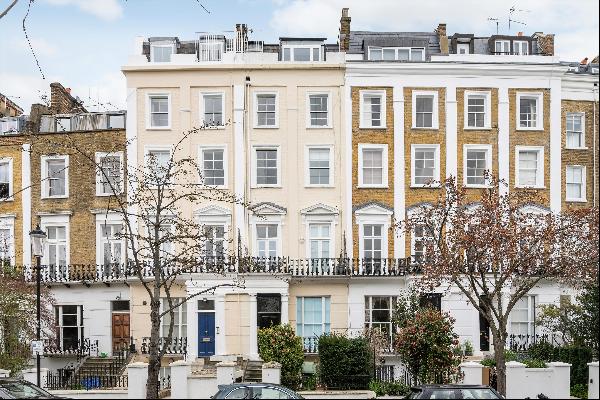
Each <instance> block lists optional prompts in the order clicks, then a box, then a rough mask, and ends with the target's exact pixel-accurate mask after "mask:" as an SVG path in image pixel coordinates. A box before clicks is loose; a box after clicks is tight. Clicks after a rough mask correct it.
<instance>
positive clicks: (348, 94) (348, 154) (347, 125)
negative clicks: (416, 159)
mask: <svg viewBox="0 0 600 400" xmlns="http://www.w3.org/2000/svg"><path fill="white" fill-rule="evenodd" d="M343 115H344V140H343V142H344V157H343V158H342V160H343V161H344V167H343V168H344V171H346V174H345V175H346V176H345V185H344V207H343V208H342V210H343V215H342V217H343V219H344V223H343V225H342V226H343V227H344V230H345V232H346V251H347V252H348V257H350V258H352V255H353V253H354V247H353V238H352V174H354V173H357V171H353V169H352V85H351V83H350V82H349V81H348V80H347V81H346V86H345V87H344V113H343Z"/></svg>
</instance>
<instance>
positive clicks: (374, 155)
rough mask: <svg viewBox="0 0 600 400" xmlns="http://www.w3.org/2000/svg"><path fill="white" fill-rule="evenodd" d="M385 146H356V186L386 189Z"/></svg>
mask: <svg viewBox="0 0 600 400" xmlns="http://www.w3.org/2000/svg"><path fill="white" fill-rule="evenodd" d="M387 156H388V155H387V145H375V144H373V145H371V144H359V145H358V168H359V169H358V186H359V187H386V186H387V184H388V176H387V175H388V171H387V168H388V161H387V159H388V157H387Z"/></svg>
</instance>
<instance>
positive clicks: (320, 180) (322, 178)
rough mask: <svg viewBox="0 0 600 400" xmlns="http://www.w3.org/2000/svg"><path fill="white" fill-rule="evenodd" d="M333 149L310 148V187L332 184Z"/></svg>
mask: <svg viewBox="0 0 600 400" xmlns="http://www.w3.org/2000/svg"><path fill="white" fill-rule="evenodd" d="M331 172H332V168H331V148H329V147H322V148H321V147H309V148H308V185H309V186H329V185H331V184H332V173H331Z"/></svg>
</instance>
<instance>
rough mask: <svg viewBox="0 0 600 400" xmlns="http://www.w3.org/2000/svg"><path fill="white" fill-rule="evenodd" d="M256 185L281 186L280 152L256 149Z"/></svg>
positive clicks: (271, 149) (274, 149)
mask: <svg viewBox="0 0 600 400" xmlns="http://www.w3.org/2000/svg"><path fill="white" fill-rule="evenodd" d="M254 151H255V160H256V161H255V164H256V165H255V167H256V168H255V171H256V177H255V181H256V182H255V183H256V185H257V186H267V187H268V186H277V185H279V150H278V149H277V148H255V149H254Z"/></svg>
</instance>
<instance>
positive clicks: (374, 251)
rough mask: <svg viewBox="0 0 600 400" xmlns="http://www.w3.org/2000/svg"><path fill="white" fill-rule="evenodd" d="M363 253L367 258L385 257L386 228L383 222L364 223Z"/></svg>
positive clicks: (378, 258)
mask: <svg viewBox="0 0 600 400" xmlns="http://www.w3.org/2000/svg"><path fill="white" fill-rule="evenodd" d="M362 230H363V232H362V242H363V254H362V258H364V259H367V260H380V259H381V258H384V254H383V241H384V234H385V229H384V225H383V224H364V225H363V226H362Z"/></svg>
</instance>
